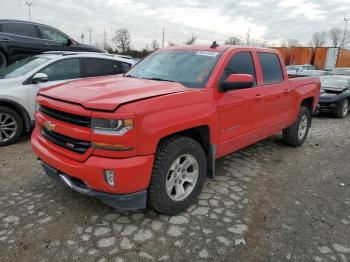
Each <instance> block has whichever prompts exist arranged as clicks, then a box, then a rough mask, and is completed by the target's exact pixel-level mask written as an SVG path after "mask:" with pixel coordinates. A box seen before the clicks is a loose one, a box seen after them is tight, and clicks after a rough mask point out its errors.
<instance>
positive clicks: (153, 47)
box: [151, 40, 159, 51]
mask: <svg viewBox="0 0 350 262" xmlns="http://www.w3.org/2000/svg"><path fill="white" fill-rule="evenodd" d="M151 49H152V50H153V51H155V50H157V49H159V43H158V41H157V40H153V41H152V43H151Z"/></svg>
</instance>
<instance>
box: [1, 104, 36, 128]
mask: <svg viewBox="0 0 350 262" xmlns="http://www.w3.org/2000/svg"><path fill="white" fill-rule="evenodd" d="M0 105H1V106H5V107H8V108H11V109H13V110H14V111H16V112H17V113H18V114H19V115H20V117H21V119H22V121H23V125H24V128H25V131H27V132H28V131H30V130H31V128H32V121H31V119H30V116H29V114H28V112H27V110H26V109H25V108H24V107H23V106H21V105H20V104H18V103H17V102H14V101H11V100H7V99H0Z"/></svg>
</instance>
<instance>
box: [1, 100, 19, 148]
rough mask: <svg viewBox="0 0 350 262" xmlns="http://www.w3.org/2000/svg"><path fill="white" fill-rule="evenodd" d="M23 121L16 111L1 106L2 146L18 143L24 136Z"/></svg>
mask: <svg viewBox="0 0 350 262" xmlns="http://www.w3.org/2000/svg"><path fill="white" fill-rule="evenodd" d="M22 132H23V121H22V119H21V117H20V116H19V115H18V114H17V112H16V111H14V110H12V109H11V108H8V107H2V106H0V146H6V145H9V144H12V143H14V142H16V141H17V140H18V139H19V138H20V137H21V135H22Z"/></svg>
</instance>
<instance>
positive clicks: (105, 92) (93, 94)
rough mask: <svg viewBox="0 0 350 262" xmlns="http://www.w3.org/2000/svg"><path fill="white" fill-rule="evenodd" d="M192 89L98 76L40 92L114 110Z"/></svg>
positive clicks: (93, 106)
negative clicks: (133, 102)
mask: <svg viewBox="0 0 350 262" xmlns="http://www.w3.org/2000/svg"><path fill="white" fill-rule="evenodd" d="M188 90H191V89H190V88H187V87H185V86H183V85H182V84H179V83H173V82H165V81H153V80H146V79H139V78H129V77H123V76H108V77H94V78H87V79H82V80H76V81H72V82H68V83H63V84H59V85H55V86H52V87H49V88H44V89H42V90H41V91H40V92H39V95H42V96H46V97H49V98H52V99H56V100H62V101H66V102H71V103H75V104H80V105H82V106H84V107H86V108H90V109H96V110H107V111H114V110H115V109H116V108H117V107H118V106H119V105H121V104H124V103H127V102H130V101H135V100H140V99H145V98H150V97H154V96H160V95H166V94H172V93H177V92H184V91H188Z"/></svg>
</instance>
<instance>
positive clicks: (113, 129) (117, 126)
mask: <svg viewBox="0 0 350 262" xmlns="http://www.w3.org/2000/svg"><path fill="white" fill-rule="evenodd" d="M133 126H134V122H133V120H132V119H119V120H114V119H113V120H110V119H102V118H93V119H92V130H93V132H94V133H95V134H102V135H115V136H122V135H124V134H125V133H126V132H128V131H129V130H130V129H132V128H133Z"/></svg>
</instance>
